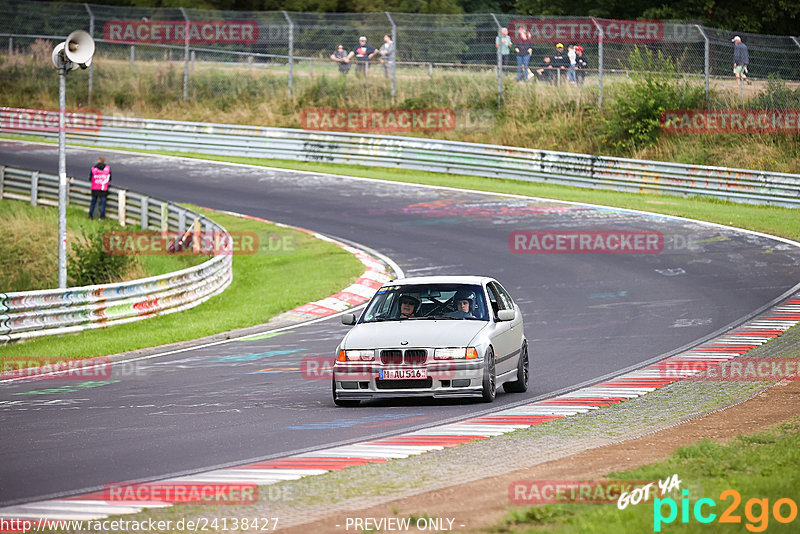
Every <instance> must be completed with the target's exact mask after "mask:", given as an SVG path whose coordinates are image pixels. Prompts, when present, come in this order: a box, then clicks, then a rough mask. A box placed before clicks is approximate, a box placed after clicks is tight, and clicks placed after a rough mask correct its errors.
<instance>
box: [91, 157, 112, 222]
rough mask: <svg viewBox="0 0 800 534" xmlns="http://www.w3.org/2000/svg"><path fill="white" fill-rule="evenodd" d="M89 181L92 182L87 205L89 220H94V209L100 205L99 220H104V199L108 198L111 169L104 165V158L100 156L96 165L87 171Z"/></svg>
mask: <svg viewBox="0 0 800 534" xmlns="http://www.w3.org/2000/svg"><path fill="white" fill-rule="evenodd" d="M89 179H90V180H91V181H92V185H91V190H92V202H91V204H89V218H90V219H92V218H94V217H93V215H94V207H95V205H96V204H97V203H98V200H99V203H100V218H101V219H105V218H106V198H108V186H109V185H110V184H111V167H109V166H108V165H106V158H104V157H103V156H100V157H99V158H97V163H95V164H94V166H93V167H92V169H91V170H90V171H89Z"/></svg>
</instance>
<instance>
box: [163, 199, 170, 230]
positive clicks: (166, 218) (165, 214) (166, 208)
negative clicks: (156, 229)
mask: <svg viewBox="0 0 800 534" xmlns="http://www.w3.org/2000/svg"><path fill="white" fill-rule="evenodd" d="M167 232H169V206H168V205H167V203H166V202H164V201H163V200H162V201H161V233H162V234H163V235H164V236H166V235H167Z"/></svg>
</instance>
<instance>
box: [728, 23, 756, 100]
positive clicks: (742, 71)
mask: <svg viewBox="0 0 800 534" xmlns="http://www.w3.org/2000/svg"><path fill="white" fill-rule="evenodd" d="M731 41H733V74H734V75H736V80H737V81H738V82H739V87H741V85H742V83H743V82H747V85H750V84H751V83H753V82H751V81H750V80H748V79H747V65H749V64H750V54H748V53H747V45H746V44H744V43H743V42H742V38H741V37H739V36H738V35H737V36H736V37H734V38H733V39H731Z"/></svg>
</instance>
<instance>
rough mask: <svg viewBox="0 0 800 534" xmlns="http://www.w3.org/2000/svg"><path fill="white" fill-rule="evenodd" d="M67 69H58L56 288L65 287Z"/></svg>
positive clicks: (64, 67) (63, 67)
mask: <svg viewBox="0 0 800 534" xmlns="http://www.w3.org/2000/svg"><path fill="white" fill-rule="evenodd" d="M66 107H67V67H66V66H62V67H61V68H59V69H58V287H59V288H61V289H64V288H66V287H67V149H66V144H67V136H66V117H65V113H66V111H65V110H66Z"/></svg>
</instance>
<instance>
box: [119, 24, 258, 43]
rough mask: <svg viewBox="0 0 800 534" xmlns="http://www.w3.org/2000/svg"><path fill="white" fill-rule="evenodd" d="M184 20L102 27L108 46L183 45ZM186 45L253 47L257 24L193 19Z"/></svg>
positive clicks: (185, 25) (185, 26) (185, 34)
mask: <svg viewBox="0 0 800 534" xmlns="http://www.w3.org/2000/svg"><path fill="white" fill-rule="evenodd" d="M186 32H187V22H186V21H183V20H110V21H108V22H106V23H105V25H104V26H103V39H105V40H106V41H107V42H109V43H130V44H133V43H136V44H140V43H143V44H184V43H185V42H186V36H187V33H186ZM188 32H189V33H188V37H189V44H252V43H255V42H256V41H257V40H258V23H256V22H255V21H252V20H192V21H189V23H188Z"/></svg>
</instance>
